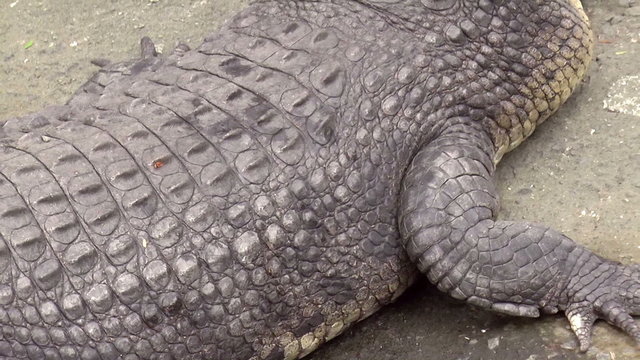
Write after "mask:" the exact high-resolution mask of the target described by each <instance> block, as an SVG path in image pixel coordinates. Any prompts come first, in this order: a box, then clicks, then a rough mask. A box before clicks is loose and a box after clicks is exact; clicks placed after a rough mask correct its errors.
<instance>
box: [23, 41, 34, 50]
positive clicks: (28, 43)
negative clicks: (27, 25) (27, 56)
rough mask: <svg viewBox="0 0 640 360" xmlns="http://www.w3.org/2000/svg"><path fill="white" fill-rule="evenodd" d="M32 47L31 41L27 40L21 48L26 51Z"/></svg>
mask: <svg viewBox="0 0 640 360" xmlns="http://www.w3.org/2000/svg"><path fill="white" fill-rule="evenodd" d="M32 46H33V40H29V41H28V42H27V43H26V44H24V46H23V47H24V48H25V49H28V48H30V47H32Z"/></svg>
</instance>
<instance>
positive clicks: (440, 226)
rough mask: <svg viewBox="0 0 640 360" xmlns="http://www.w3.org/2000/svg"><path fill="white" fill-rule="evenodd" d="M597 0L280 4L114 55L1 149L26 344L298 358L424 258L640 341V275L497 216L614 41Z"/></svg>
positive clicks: (8, 341)
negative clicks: (597, 11) (555, 119)
mask: <svg viewBox="0 0 640 360" xmlns="http://www.w3.org/2000/svg"><path fill="white" fill-rule="evenodd" d="M592 43H593V40H592V35H591V31H590V29H589V25H588V20H587V19H586V16H585V14H584V12H583V11H582V9H581V6H580V4H579V2H578V1H576V0H554V1H542V0H537V1H536V0H513V1H500V0H474V1H464V0H378V1H373V0H369V1H347V0H334V1H258V2H255V3H254V4H253V5H251V6H249V7H248V8H247V9H245V10H244V11H242V12H241V13H240V14H238V15H237V16H235V17H234V18H233V19H231V20H230V21H229V22H228V23H227V24H226V25H225V26H224V27H223V28H222V29H221V30H220V31H219V32H217V33H215V34H213V35H211V36H210V37H208V38H207V39H206V40H205V42H204V43H203V44H202V45H201V46H200V47H198V48H196V49H194V50H191V49H189V48H188V47H187V46H185V45H180V46H178V47H177V48H176V50H175V51H174V52H173V54H171V55H170V56H168V57H166V58H165V57H160V56H158V54H157V53H156V51H155V48H154V46H153V44H152V43H151V41H150V40H149V39H146V38H145V39H143V41H142V57H141V58H140V59H136V60H132V61H129V62H125V63H118V64H113V65H106V66H105V67H104V68H103V69H102V70H101V71H100V72H98V73H97V74H96V75H95V76H94V77H93V78H92V79H91V80H90V81H89V82H87V83H86V84H85V85H83V86H82V87H81V88H80V89H79V90H78V92H77V93H76V95H74V96H73V97H72V98H71V100H70V101H69V102H68V103H67V104H65V105H62V106H53V107H47V108H45V109H44V110H42V111H40V112H38V113H34V114H31V115H27V116H24V117H19V118H14V119H9V120H7V121H5V122H4V125H3V127H2V140H1V144H0V146H1V147H2V151H1V152H0V193H1V194H2V195H0V198H2V200H0V237H1V240H2V241H0V269H1V270H2V272H1V274H0V310H1V311H0V324H1V325H0V326H1V328H2V338H0V356H3V357H5V358H30V359H42V358H53V359H56V358H62V359H73V358H79V359H112V358H121V357H122V358H127V359H135V358H143V359H146V358H159V359H163V358H167V359H170V358H178V357H183V358H185V359H217V360H226V359H295V358H300V357H303V356H305V355H307V354H309V353H310V352H312V351H313V350H315V349H316V348H317V347H318V346H320V345H321V344H322V343H324V342H326V341H328V340H330V339H332V338H334V337H335V336H337V335H339V334H340V333H342V332H343V331H344V330H345V329H347V328H348V327H349V326H351V325H352V324H354V323H356V322H358V321H359V320H362V319H364V318H366V317H367V316H369V315H371V314H372V313H374V312H375V311H376V310H378V309H379V308H380V307H382V306H384V305H385V304H388V303H390V302H392V301H394V300H395V299H396V298H397V297H398V296H399V295H400V294H401V293H402V292H403V291H404V290H405V289H406V288H407V287H409V286H410V285H411V284H412V283H413V282H414V280H415V279H416V278H417V276H420V274H421V273H422V274H424V275H426V276H427V278H428V279H429V280H430V281H431V282H432V283H434V284H436V285H437V287H438V288H439V289H440V290H442V291H443V292H446V293H448V294H450V295H451V296H452V297H454V298H457V299H460V300H464V301H466V302H468V303H469V304H471V305H474V306H478V307H481V308H485V309H488V310H492V311H496V312H501V313H506V314H510V315H515V316H528V317H537V316H539V315H540V313H541V312H542V313H555V312H558V311H564V313H565V314H566V316H567V318H568V319H569V321H570V324H571V327H572V329H573V330H574V332H575V333H576V335H577V337H578V339H579V343H580V349H581V350H583V351H584V350H587V349H588V348H589V346H590V333H591V328H592V325H593V323H594V321H595V320H596V319H597V318H603V319H605V320H607V321H609V322H611V323H613V324H614V325H616V326H618V327H620V328H621V329H623V330H624V331H625V332H627V333H629V334H630V335H631V336H632V337H633V338H635V339H636V340H639V339H640V329H639V328H638V326H637V325H636V324H635V322H634V320H633V318H632V317H631V316H632V315H636V314H638V313H639V312H640V268H639V267H638V265H628V266H624V265H621V264H618V263H616V262H612V261H609V260H606V259H603V258H601V257H599V256H597V255H595V254H593V253H592V252H590V251H589V250H587V249H585V248H584V247H582V246H580V245H578V244H576V243H574V242H573V241H572V240H570V239H569V238H567V237H565V236H564V235H562V234H560V233H558V232H556V231H554V230H552V229H549V228H548V227H546V226H543V225H539V224H532V223H526V222H509V221H495V220H494V219H495V215H496V214H497V212H498V199H497V194H496V190H495V181H494V171H495V166H496V164H497V163H498V162H499V160H500V158H501V157H502V155H503V154H504V153H506V152H507V151H509V150H511V149H513V148H515V147H516V146H517V145H518V144H520V143H521V142H522V141H523V140H524V139H525V138H527V137H528V136H529V135H531V133H532V132H533V131H534V129H535V128H536V127H537V126H538V125H539V124H540V123H541V122H543V121H544V120H546V119H547V118H548V117H549V116H550V115H551V114H553V113H554V112H555V111H556V110H557V109H558V107H559V106H560V105H561V104H562V103H563V102H564V101H566V100H567V98H568V97H569V95H570V94H571V92H572V91H573V90H574V89H575V88H576V86H577V85H578V83H579V82H580V79H581V78H582V77H583V76H584V74H585V72H586V69H587V67H588V64H589V61H590V59H591V57H592V45H593V44H592Z"/></svg>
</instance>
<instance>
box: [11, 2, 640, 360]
mask: <svg viewBox="0 0 640 360" xmlns="http://www.w3.org/2000/svg"><path fill="white" fill-rule="evenodd" d="M175 3H177V2H172V1H165V0H123V1H118V2H117V3H116V2H109V1H96V0H82V1H79V0H78V1H71V0H57V1H56V0H41V1H35V0H33V1H26V0H0V84H2V87H1V88H0V119H4V118H8V117H10V116H14V115H20V114H25V113H27V112H30V111H34V110H38V109H39V108H41V107H42V106H43V105H47V104H56V103H63V102H64V101H65V100H66V99H67V98H68V97H69V96H70V95H71V93H73V91H75V90H76V89H77V87H78V86H79V85H80V84H81V83H83V82H84V81H85V80H86V79H87V78H88V77H89V76H90V74H92V73H93V72H94V71H96V67H95V66H93V65H91V64H90V62H89V60H90V59H95V58H109V59H113V60H124V59H129V58H132V57H135V56H137V53H138V45H137V44H138V41H139V39H140V38H141V37H142V36H144V35H148V36H151V37H152V38H153V39H154V41H155V42H156V44H158V45H159V47H160V48H161V49H162V50H163V51H165V52H168V51H170V50H171V49H172V48H173V46H174V45H175V43H176V41H177V40H182V41H184V42H186V43H188V44H191V45H194V46H195V45H198V44H199V43H200V41H201V39H202V38H203V37H204V36H205V35H206V34H207V33H209V32H211V31H212V30H214V29H215V28H216V27H217V26H218V25H219V24H220V23H221V22H222V21H223V20H224V19H226V18H228V17H229V16H230V14H232V13H233V12H235V11H236V10H237V9H239V8H241V7H243V6H244V5H245V2H244V1H224V0H209V1H207V0H203V1H181V2H180V5H175ZM583 3H584V5H585V8H586V9H587V11H588V14H589V15H590V17H591V19H592V22H593V25H594V29H595V31H596V33H597V60H596V61H595V62H594V64H593V65H592V67H591V70H590V72H589V76H588V78H587V79H586V80H585V82H584V84H583V86H582V87H581V88H580V89H579V90H578V91H577V93H576V94H575V95H574V96H573V97H572V98H571V99H570V100H569V102H568V103H567V104H566V105H565V106H564V107H563V108H562V110H561V111H560V112H559V114H557V115H556V116H555V117H553V118H552V119H551V120H549V121H548V122H547V123H546V124H545V125H543V126H542V127H541V128H540V129H539V130H537V131H536V133H535V134H534V135H533V136H532V137H531V138H530V139H529V140H527V141H526V142H525V143H524V144H523V145H521V146H520V147H519V148H518V149H517V150H516V151H514V152H513V153H511V154H508V155H507V156H506V157H505V159H504V160H503V161H502V163H501V164H500V170H499V173H498V176H499V179H500V186H501V187H500V191H501V194H502V198H503V202H502V206H503V210H502V212H501V214H500V217H501V218H503V219H511V220H518V219H527V220H532V221H536V222H542V223H546V224H549V225H552V226H554V227H555V228H557V229H559V230H561V231H562V232H564V233H566V234H567V235H569V236H571V237H573V238H574V239H576V240H577V241H578V242H581V243H583V244H585V245H587V246H588V247H590V248H591V249H593V250H594V251H596V252H597V253H599V254H601V255H604V256H606V257H609V258H612V259H615V260H618V261H621V262H627V263H628V262H633V261H635V262H640V232H639V230H640V216H639V215H640V207H639V206H638V204H639V203H640V59H639V58H640V44H639V43H638V42H639V41H640V0H585V1H584V2H583ZM594 337H595V341H594V347H593V348H592V350H590V351H589V352H588V353H587V354H578V353H577V352H576V351H575V346H576V343H575V340H574V338H573V335H572V334H571V333H570V331H569V330H568V326H567V323H566V322H565V320H564V319H563V318H562V317H561V316H555V317H545V318H543V319H542V320H539V319H534V320H530V319H514V318H508V317H501V316H498V315H494V314H490V313H487V312H483V311H478V310H476V309H473V308H470V307H468V306H465V305H463V304H459V303H456V302H454V301H452V300H449V299H447V298H446V297H444V296H442V295H440V294H438V293H436V292H434V291H433V289H432V288H431V286H429V285H428V284H427V283H426V282H421V283H419V284H418V285H417V286H416V287H415V288H414V289H412V290H411V291H409V292H408V293H407V294H406V295H404V296H403V297H402V298H401V299H400V300H399V301H398V302H397V303H395V304H393V305H392V306H389V307H387V308H386V309H384V310H383V311H381V312H379V313H378V314H376V315H374V316H372V317H371V318H369V319H367V320H365V321H364V322H362V323H360V324H359V325H357V326H355V327H354V328H353V329H352V330H349V331H348V332H347V333H346V334H345V335H343V336H341V337H339V338H338V339H336V340H334V341H332V342H331V343H330V344H328V345H326V346H324V347H323V348H321V349H320V350H319V351H317V352H316V353H314V354H313V355H312V356H311V357H310V358H311V359H313V360H338V359H354V360H360V359H362V360H365V359H366V360H387V359H389V360H391V359H405V360H414V359H415V360H418V359H422V360H430V359H451V360H458V359H459V360H463V359H469V360H475V359H522V360H542V359H580V360H583V359H596V360H609V359H611V360H615V359H618V360H631V359H640V350H638V349H637V348H634V347H633V343H632V341H631V340H630V339H629V338H628V337H626V336H625V335H624V334H622V333H620V332H619V331H617V330H615V329H612V328H611V327H610V326H608V325H606V324H604V323H600V324H599V325H598V326H597V327H596V329H595V333H594Z"/></svg>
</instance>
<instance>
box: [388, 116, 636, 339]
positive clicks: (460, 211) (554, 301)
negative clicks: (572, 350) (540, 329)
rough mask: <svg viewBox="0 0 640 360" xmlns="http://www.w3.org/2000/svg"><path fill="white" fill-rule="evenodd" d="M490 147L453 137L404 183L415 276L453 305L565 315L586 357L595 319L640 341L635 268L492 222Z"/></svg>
mask: <svg viewBox="0 0 640 360" xmlns="http://www.w3.org/2000/svg"><path fill="white" fill-rule="evenodd" d="M492 149H493V145H492V144H491V142H490V140H489V139H488V137H487V136H486V135H485V134H484V133H482V132H481V131H479V130H478V131H475V130H470V127H466V128H465V129H463V130H460V129H458V130H453V131H452V132H450V133H448V134H444V135H441V136H440V137H438V138H437V139H436V140H434V141H432V142H430V143H429V144H427V145H426V146H424V147H423V148H422V149H421V150H420V151H419V152H418V153H417V154H416V156H415V157H414V159H413V160H412V163H411V166H410V168H409V169H408V171H407V173H406V175H405V178H404V180H403V186H402V193H401V206H400V212H399V224H400V231H401V233H402V237H403V241H404V246H405V248H406V250H407V252H408V254H409V256H410V258H411V260H412V261H413V262H414V263H416V265H417V266H418V267H419V269H420V271H421V272H422V273H424V274H426V275H427V277H428V278H429V280H430V281H431V282H432V283H434V284H436V285H437V286H438V288H439V289H440V290H441V291H444V292H446V293H448V294H450V295H451V296H453V297H454V298H457V299H462V300H466V301H467V302H469V303H471V304H474V305H478V306H480V307H483V308H487V309H491V310H494V311H498V312H502V313H506V314H510V315H517V316H528V317H537V316H539V314H540V311H543V312H545V313H555V312H557V311H564V313H565V315H566V316H567V318H568V319H569V321H570V323H571V328H572V329H573V331H574V332H575V334H576V335H577V337H578V339H579V342H580V349H581V350H582V351H586V350H587V349H588V348H589V346H590V345H591V330H592V326H593V323H594V322H595V321H596V320H597V319H604V320H606V321H608V322H609V323H611V324H613V325H614V326H617V327H619V328H621V329H622V330H624V331H625V332H626V333H628V334H629V335H631V336H632V337H633V338H634V339H635V340H636V342H640V326H638V324H637V323H636V322H635V320H634V319H633V318H632V316H634V315H640V266H638V265H630V266H625V265H622V264H619V263H616V262H613V261H610V260H607V259H604V258H602V257H599V256H597V255H595V254H594V253H592V252H591V251H589V250H588V249H586V248H584V247H582V246H580V245H579V244H576V243H575V242H573V241H572V240H571V239H569V238H568V237H566V236H564V235H562V234H560V233H559V232H557V231H555V230H553V229H550V228H548V227H546V226H544V225H539V224H532V223H528V222H511V221H496V220H494V219H495V216H496V215H497V211H498V207H499V204H498V196H497V193H496V188H495V179H494V168H495V166H494V163H493V161H492V160H491V159H492V158H493V150H492Z"/></svg>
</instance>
